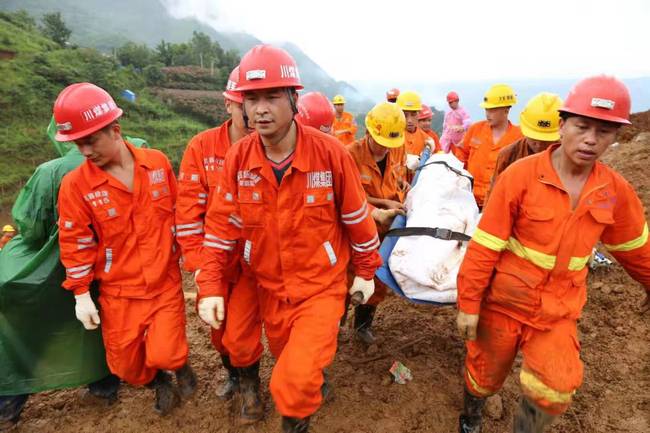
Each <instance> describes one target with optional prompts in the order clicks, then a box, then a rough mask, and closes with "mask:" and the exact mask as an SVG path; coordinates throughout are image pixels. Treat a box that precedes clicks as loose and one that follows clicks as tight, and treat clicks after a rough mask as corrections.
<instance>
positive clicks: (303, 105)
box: [296, 92, 335, 132]
mask: <svg viewBox="0 0 650 433" xmlns="http://www.w3.org/2000/svg"><path fill="white" fill-rule="evenodd" d="M334 116H335V111H334V106H333V105H332V103H331V102H330V101H329V99H327V96H325V95H323V94H322V93H320V92H309V93H305V94H304V95H301V96H300V98H298V114H297V115H296V119H297V120H298V121H299V122H300V123H302V124H303V125H307V126H311V127H312V128H316V129H318V130H320V131H323V132H330V130H331V129H332V124H333V123H334Z"/></svg>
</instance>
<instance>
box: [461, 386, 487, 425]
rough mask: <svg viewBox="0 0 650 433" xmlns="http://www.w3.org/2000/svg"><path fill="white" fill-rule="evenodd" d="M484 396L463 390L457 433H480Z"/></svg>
mask: <svg viewBox="0 0 650 433" xmlns="http://www.w3.org/2000/svg"><path fill="white" fill-rule="evenodd" d="M483 406H485V398H483V397H476V396H474V395H472V394H471V393H470V392H469V391H468V390H467V388H465V389H464V390H463V413H462V414H461V415H460V417H459V418H458V432H459V433H481V419H482V412H483Z"/></svg>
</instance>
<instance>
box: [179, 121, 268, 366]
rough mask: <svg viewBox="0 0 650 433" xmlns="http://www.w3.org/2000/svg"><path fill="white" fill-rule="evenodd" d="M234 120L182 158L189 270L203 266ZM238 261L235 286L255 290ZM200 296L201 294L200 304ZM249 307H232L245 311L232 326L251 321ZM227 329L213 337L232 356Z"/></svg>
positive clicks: (182, 219) (182, 230)
mask: <svg viewBox="0 0 650 433" xmlns="http://www.w3.org/2000/svg"><path fill="white" fill-rule="evenodd" d="M231 123H232V120H228V121H227V122H225V123H223V124H222V125H220V126H218V127H216V128H212V129H208V130H206V131H203V132H200V133H199V134H197V135H196V136H194V137H193V138H192V139H191V140H190V142H189V144H188V145H187V148H186V149H185V154H184V155H183V160H182V161H181V167H180V173H179V176H178V197H177V199H176V239H177V240H178V243H179V245H180V246H181V251H182V253H183V258H184V262H183V267H184V269H185V270H187V271H189V272H194V271H196V270H197V269H199V268H200V267H201V266H200V259H201V248H202V245H203V232H204V230H203V224H204V219H205V213H206V211H207V208H208V205H209V204H210V202H211V201H212V199H213V194H214V191H215V190H216V188H217V184H218V181H219V178H220V176H221V175H223V163H224V158H225V156H226V152H227V151H228V149H229V148H230V146H231V143H230V136H229V135H228V128H229V127H230V125H231ZM238 262H239V257H236V256H235V257H233V265H232V266H231V267H230V269H231V270H232V274H231V283H232V285H235V284H238V285H239V286H241V285H243V284H252V285H253V287H252V288H253V289H254V288H255V287H254V286H255V279H254V278H241V272H240V266H239V265H238ZM240 278H241V281H240ZM229 294H230V293H227V294H226V296H225V299H224V301H225V302H226V305H228V302H230V300H229V296H228V295H229ZM200 299H201V296H200V294H199V296H198V297H197V305H198V301H199V300H200ZM235 299H239V298H235ZM244 301H245V302H247V301H248V300H244ZM253 305H257V304H256V303H255V304H253ZM246 307H248V308H237V307H235V308H229V309H228V310H229V311H230V313H232V311H239V312H241V313H242V314H240V315H239V316H233V317H229V318H228V319H227V321H226V323H230V324H231V326H245V325H242V322H245V321H247V320H250V317H251V316H250V315H251V314H254V311H252V309H251V308H250V307H251V305H250V304H248V305H246ZM230 313H229V314H230ZM224 330H225V326H222V327H220V328H219V329H214V328H210V339H211V341H212V345H213V346H214V347H215V349H217V351H218V352H219V353H221V354H223V355H228V350H227V349H226V347H225V346H224V344H223V334H224ZM260 346H261V343H260ZM260 355H261V352H260Z"/></svg>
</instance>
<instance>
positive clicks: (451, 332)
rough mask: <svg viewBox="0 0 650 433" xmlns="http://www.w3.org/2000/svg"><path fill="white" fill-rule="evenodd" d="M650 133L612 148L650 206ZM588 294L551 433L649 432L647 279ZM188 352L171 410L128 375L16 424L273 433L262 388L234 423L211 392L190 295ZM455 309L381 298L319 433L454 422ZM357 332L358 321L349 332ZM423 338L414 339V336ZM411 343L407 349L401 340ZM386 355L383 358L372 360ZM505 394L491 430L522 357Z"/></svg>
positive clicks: (511, 399) (495, 425) (342, 364)
mask: <svg viewBox="0 0 650 433" xmlns="http://www.w3.org/2000/svg"><path fill="white" fill-rule="evenodd" d="M649 155H650V140H646V139H639V140H636V141H634V140H633V141H632V142H630V143H625V144H621V145H620V146H618V147H616V148H613V149H612V150H611V151H610V152H609V154H608V155H607V157H606V160H607V161H609V162H610V163H611V164H612V165H613V166H615V167H616V168H617V169H619V170H621V171H622V172H623V173H624V174H625V176H626V177H627V178H628V179H629V180H630V181H631V182H632V183H633V184H634V186H635V187H636V188H637V191H639V193H640V195H641V197H642V199H643V200H644V203H645V205H646V206H648V205H650V175H649V174H648V171H649V169H650V160H649V159H648V158H649ZM589 285H590V290H589V302H588V304H587V307H586V309H585V311H584V317H583V318H582V320H581V321H580V325H579V328H580V334H581V342H582V359H583V361H584V363H585V378H584V384H583V386H582V388H581V389H580V390H579V391H578V393H577V394H576V396H575V402H574V404H573V406H572V407H571V409H570V410H569V412H567V413H566V414H565V415H563V416H562V417H560V418H559V420H558V421H557V422H556V424H555V425H554V426H553V427H552V428H551V429H550V432H554V433H600V432H602V433H605V432H607V433H618V432H629V433H646V432H649V431H650V344H649V343H650V338H649V337H648V335H649V332H648V331H649V330H650V327H649V325H650V311H649V312H646V313H645V314H641V313H640V311H639V308H638V306H639V304H640V302H641V300H642V298H643V290H642V288H641V287H640V286H639V285H638V284H637V283H635V282H634V281H632V280H631V279H630V278H629V277H628V276H627V275H626V274H625V272H624V271H623V270H622V269H621V268H620V267H619V266H617V265H615V266H614V267H612V268H611V269H610V270H599V271H597V272H594V273H593V274H592V275H591V276H590V278H589ZM187 302H188V305H187V307H188V308H187V310H188V316H189V324H188V335H189V339H190V342H191V362H192V364H193V366H194V368H195V370H196V371H197V373H198V375H199V379H200V386H199V389H198V392H197V394H196V395H195V396H194V397H193V398H192V399H190V400H189V401H187V402H185V404H184V405H183V406H182V407H181V408H180V409H178V410H177V411H176V412H174V413H173V414H172V415H170V416H168V417H165V418H161V417H159V416H158V415H156V414H155V413H154V412H153V410H152V399H153V392H152V391H150V390H147V389H142V388H140V389H136V388H132V387H129V386H123V388H122V389H121V391H120V400H119V402H118V403H116V404H115V405H113V406H111V407H95V406H86V405H83V404H82V403H81V401H80V399H79V393H78V391H77V390H67V391H55V392H47V393H42V394H39V395H37V396H35V397H34V398H32V399H31V400H30V401H29V402H28V404H27V407H26V409H25V412H24V414H23V420H22V421H21V422H20V423H19V425H18V426H17V428H16V429H15V431H16V432H42V433H48V432H52V433H61V432H87V433H97V432H105V431H106V432H108V431H111V432H138V433H141V432H147V433H186V432H187V433H198V432H201V433H210V432H223V433H225V432H228V433H235V432H237V433H239V432H242V433H244V432H246V433H253V432H259V433H266V432H278V431H279V430H280V427H279V426H280V417H279V416H278V414H277V413H276V412H275V411H274V408H273V402H272V400H271V398H270V395H269V393H268V390H267V389H266V388H265V391H264V397H265V401H266V404H267V408H266V417H265V420H264V421H263V422H261V423H259V424H258V425H255V426H252V427H245V428H240V427H238V426H236V424H235V419H236V409H235V408H234V406H233V405H232V404H231V403H224V402H221V401H218V400H217V399H216V398H215V397H214V392H215V387H216V385H217V383H218V381H219V380H220V379H221V378H222V377H223V370H222V369H221V362H220V360H219V359H218V356H217V355H216V353H215V351H214V350H213V349H212V347H211V345H210V342H209V338H208V329H207V327H206V326H204V325H202V324H201V323H199V320H198V319H197V317H196V315H195V314H194V305H193V302H194V301H193V300H191V299H188V301H187ZM454 320H455V312H454V310H453V309H452V308H449V307H448V308H433V307H425V306H416V305H414V304H411V303H408V302H406V301H404V300H402V299H400V298H397V297H395V296H393V297H390V298H389V299H387V301H386V302H385V303H384V304H383V305H382V306H381V307H380V309H379V312H378V315H377V320H376V325H375V329H376V332H377V334H378V335H379V336H380V337H381V340H380V342H379V344H378V345H377V346H376V347H373V348H371V349H370V350H365V349H363V348H362V347H361V346H360V345H358V344H357V343H356V342H354V341H353V340H351V341H347V342H344V343H342V344H341V345H340V348H339V353H338V356H337V357H336V360H335V362H334V364H333V365H332V366H331V368H330V377H331V381H332V383H333V385H334V392H335V397H334V399H333V401H330V402H328V403H326V404H325V405H324V406H323V407H322V408H321V409H320V411H319V412H318V413H317V414H316V415H315V416H314V417H313V422H312V430H311V431H313V432H315V433H360V432H361V433H400V432H427V433H428V432H430V433H433V432H436V433H452V432H457V431H458V430H457V428H458V427H457V417H458V413H459V410H460V409H461V406H462V401H461V398H462V380H461V365H462V359H463V356H464V346H463V343H462V342H461V341H460V339H459V338H458V337H457V336H456V333H455V322H454ZM349 335H350V332H349V329H345V330H344V331H343V337H348V336H349ZM416 339H422V340H421V341H420V342H419V343H418V344H416V345H409V344H408V343H409V342H412V341H414V340H416ZM405 345H406V346H409V347H407V348H406V349H400V347H403V346H405ZM380 355H385V356H384V357H383V358H381V359H377V360H372V361H368V359H370V358H373V357H375V358H376V357H379V356H380ZM395 360H399V361H401V362H403V363H404V364H405V365H406V366H407V367H409V368H410V369H411V370H412V372H413V381H412V382H410V383H408V384H406V385H398V384H395V383H391V381H390V379H389V374H388V369H389V368H390V366H391V364H392V362H393V361H395ZM516 364H517V365H515V368H514V371H513V374H511V376H510V377H509V379H508V380H507V382H506V384H505V386H504V389H503V390H502V392H501V393H500V394H499V397H497V398H495V399H493V400H492V401H491V402H490V410H489V415H488V416H486V417H485V422H484V430H483V431H484V433H502V432H510V431H511V428H512V427H511V425H512V414H513V409H514V407H515V405H516V401H517V396H518V375H517V374H516V373H517V372H518V364H519V362H517V363H516ZM272 365H273V362H272V360H271V358H270V356H269V355H268V353H267V354H265V357H264V362H263V368H262V375H263V382H264V384H265V385H268V380H269V375H270V371H271V368H272Z"/></svg>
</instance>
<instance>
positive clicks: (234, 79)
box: [222, 66, 244, 104]
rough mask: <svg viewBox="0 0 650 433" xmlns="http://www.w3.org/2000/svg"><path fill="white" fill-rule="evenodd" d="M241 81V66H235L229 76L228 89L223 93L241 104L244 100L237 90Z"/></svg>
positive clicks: (225, 96) (227, 97)
mask: <svg viewBox="0 0 650 433" xmlns="http://www.w3.org/2000/svg"><path fill="white" fill-rule="evenodd" d="M238 82H239V66H235V69H233V70H232V72H230V76H229V77H228V82H227V83H226V91H225V92H223V93H222V95H223V97H224V98H226V99H230V100H231V101H233V102H237V103H239V104H241V103H242V102H243V101H244V98H243V97H242V95H241V93H240V92H237V91H236V90H235V89H236V88H237V83H238Z"/></svg>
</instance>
